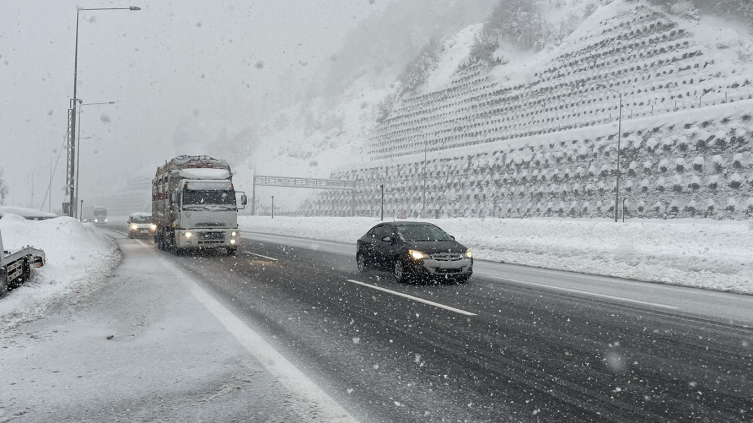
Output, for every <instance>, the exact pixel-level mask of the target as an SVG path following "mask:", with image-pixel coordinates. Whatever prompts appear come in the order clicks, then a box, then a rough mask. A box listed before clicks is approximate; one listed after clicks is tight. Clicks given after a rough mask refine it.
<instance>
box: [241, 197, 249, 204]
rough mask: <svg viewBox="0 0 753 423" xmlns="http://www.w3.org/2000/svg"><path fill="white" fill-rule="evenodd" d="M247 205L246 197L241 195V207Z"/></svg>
mask: <svg viewBox="0 0 753 423" xmlns="http://www.w3.org/2000/svg"><path fill="white" fill-rule="evenodd" d="M246 204H248V197H246V194H243V195H241V205H242V206H245V205H246Z"/></svg>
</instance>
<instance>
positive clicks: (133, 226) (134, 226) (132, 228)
mask: <svg viewBox="0 0 753 423" xmlns="http://www.w3.org/2000/svg"><path fill="white" fill-rule="evenodd" d="M136 229H138V226H136V224H135V223H133V224H132V225H131V230H132V231H135V230H136Z"/></svg>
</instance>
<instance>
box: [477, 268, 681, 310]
mask: <svg viewBox="0 0 753 423" xmlns="http://www.w3.org/2000/svg"><path fill="white" fill-rule="evenodd" d="M484 277H487V278H491V279H497V280H500V281H507V282H513V283H520V284H525V285H534V286H539V287H542V288H548V289H556V290H559V291H566V292H573V293H576V294H583V295H590V296H592V297H600V298H607V299H610V300H617V301H626V302H630V303H637V304H643V305H649V306H652V307H660V308H666V309H670V310H679V309H680V307H675V306H670V305H666V304H658V303H652V302H648V301H641V300H633V299H630V298H623V297H616V296H614V295H606V294H598V293H596V292H588V291H581V290H580V289H572V288H562V287H559V286H554V285H546V284H543V283H536V282H526V281H521V280H517V279H510V278H503V277H500V276H492V275H484Z"/></svg>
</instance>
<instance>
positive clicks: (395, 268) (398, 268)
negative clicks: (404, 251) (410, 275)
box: [392, 257, 406, 283]
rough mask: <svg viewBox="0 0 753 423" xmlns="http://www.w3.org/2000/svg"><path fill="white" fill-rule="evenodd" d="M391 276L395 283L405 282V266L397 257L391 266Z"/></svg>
mask: <svg viewBox="0 0 753 423" xmlns="http://www.w3.org/2000/svg"><path fill="white" fill-rule="evenodd" d="M392 276H394V277H395V281H397V282H398V283H403V282H405V279H406V278H405V265H403V261H402V260H400V258H399V257H396V258H395V262H394V263H393V264H392Z"/></svg>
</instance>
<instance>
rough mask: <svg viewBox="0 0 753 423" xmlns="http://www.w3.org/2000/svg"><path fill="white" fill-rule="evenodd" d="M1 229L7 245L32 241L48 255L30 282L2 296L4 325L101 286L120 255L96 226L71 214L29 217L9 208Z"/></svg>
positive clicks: (0, 314) (1, 322) (0, 316)
mask: <svg viewBox="0 0 753 423" xmlns="http://www.w3.org/2000/svg"><path fill="white" fill-rule="evenodd" d="M0 231H2V236H3V245H4V247H5V249H15V248H21V247H23V246H26V245H32V246H34V247H37V248H41V249H42V250H44V252H45V254H46V255H47V264H45V265H44V266H43V267H41V268H39V269H35V270H34V271H32V279H31V280H30V281H28V282H26V283H25V284H24V285H21V286H20V287H19V288H17V289H14V290H12V291H11V292H10V293H8V294H7V295H6V296H4V297H2V298H0V330H4V329H8V328H12V327H14V326H16V325H18V324H20V323H23V322H26V321H30V320H33V319H35V318H38V317H40V316H42V315H44V312H45V310H46V309H47V307H49V306H50V305H52V304H53V303H54V302H56V301H58V300H60V299H62V298H69V299H72V300H73V301H74V302H75V301H76V299H77V298H79V297H81V296H83V295H86V293H88V292H91V291H92V290H94V289H96V288H97V287H98V286H99V285H101V283H102V282H103V281H104V280H105V279H106V277H107V275H109V274H110V272H111V271H112V269H113V268H114V267H115V265H117V263H118V262H119V261H120V257H121V256H120V252H119V251H118V249H117V247H116V246H115V244H114V243H113V242H112V241H111V240H109V239H108V238H106V237H105V236H103V235H102V234H101V233H100V232H99V230H98V229H97V228H96V227H94V226H93V225H91V224H81V223H80V222H78V221H77V220H75V219H72V218H69V217H58V218H55V219H50V220H42V221H30V220H25V219H23V218H22V217H20V216H17V215H13V214H8V213H6V214H5V215H4V216H3V217H2V219H0Z"/></svg>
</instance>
